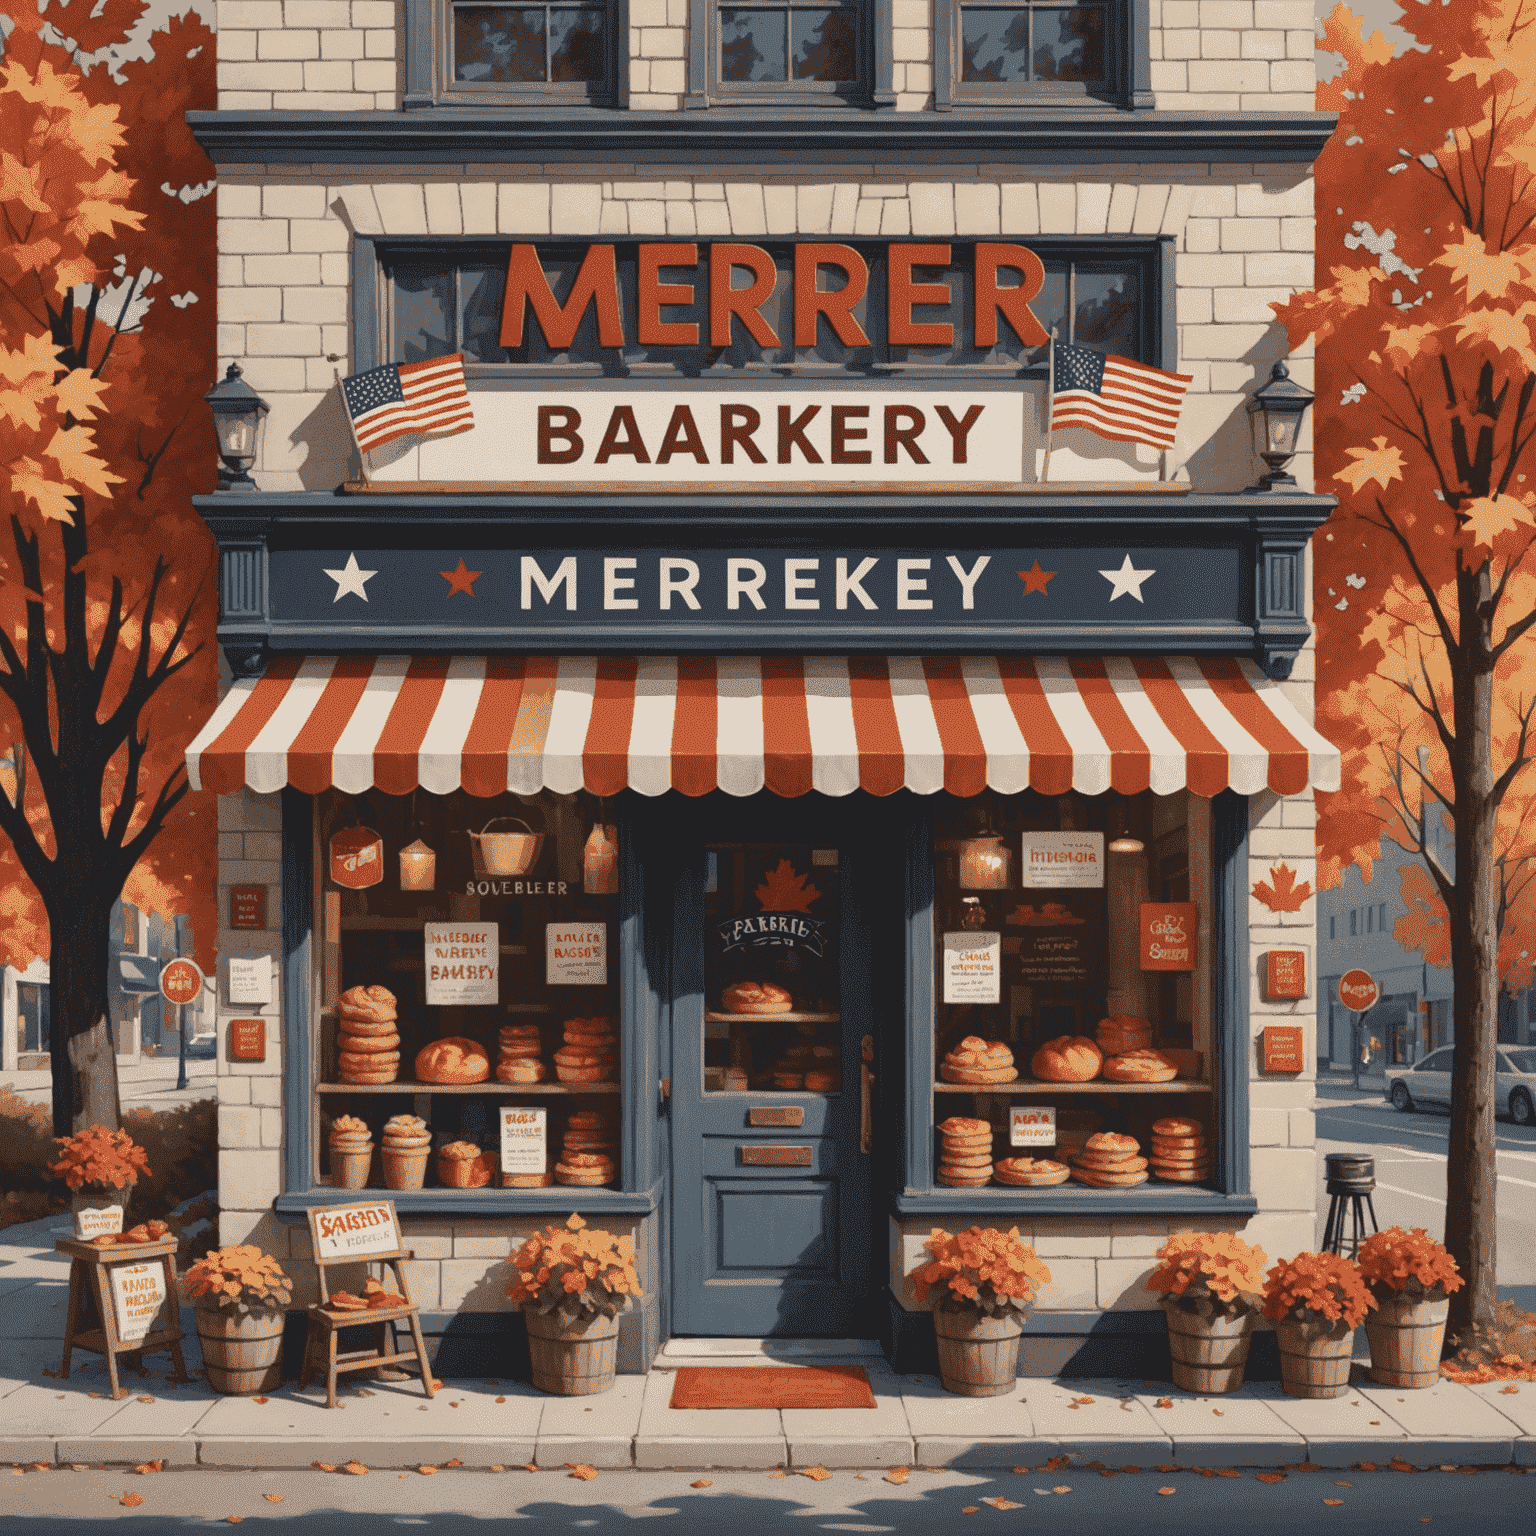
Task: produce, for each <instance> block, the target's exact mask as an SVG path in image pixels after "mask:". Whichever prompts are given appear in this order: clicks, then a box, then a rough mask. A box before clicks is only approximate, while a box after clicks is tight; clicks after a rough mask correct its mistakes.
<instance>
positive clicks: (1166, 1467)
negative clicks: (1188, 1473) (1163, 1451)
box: [1157, 1461, 1179, 1472]
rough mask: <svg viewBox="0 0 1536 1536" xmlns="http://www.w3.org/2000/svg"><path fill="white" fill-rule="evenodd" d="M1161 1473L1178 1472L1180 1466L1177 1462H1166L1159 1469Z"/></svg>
mask: <svg viewBox="0 0 1536 1536" xmlns="http://www.w3.org/2000/svg"><path fill="white" fill-rule="evenodd" d="M1157 1470H1158V1471H1159V1472H1177V1471H1178V1470H1179V1464H1178V1462H1176V1461H1165V1462H1163V1463H1162V1464H1161V1465H1160V1466H1159V1467H1158V1469H1157Z"/></svg>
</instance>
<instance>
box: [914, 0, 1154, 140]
mask: <svg viewBox="0 0 1536 1536" xmlns="http://www.w3.org/2000/svg"><path fill="white" fill-rule="evenodd" d="M1026 3H1034V4H1037V5H1038V4H1041V3H1042V0H1019V4H1020V5H1021V6H1022V5H1024V4H1026ZM1105 3H1106V5H1107V7H1108V9H1109V12H1110V17H1109V27H1108V31H1107V35H1106V38H1105V44H1106V51H1107V53H1108V55H1109V63H1108V69H1107V79H1106V82H1105V85H1104V86H1103V87H1102V88H1101V89H1097V90H1088V89H1085V88H1083V87H1077V86H1072V85H1068V84H1062V83H1057V82H1045V81H1040V82H1023V83H1021V82H1017V81H1010V82H998V83H995V84H993V83H985V84H981V83H976V82H967V81H962V80H961V78H960V65H961V58H962V49H961V44H960V24H961V14H960V13H961V11H962V10H963V9H964V8H965V0H933V99H934V106H935V108H936V109H937V110H938V111H940V112H948V111H952V110H954V109H956V108H968V107H981V108H986V107H1016V106H1021V105H1030V106H1037V107H1039V106H1050V107H1059V108H1061V109H1062V110H1063V111H1065V112H1070V111H1082V110H1095V111H1102V110H1103V109H1104V108H1105V107H1106V106H1110V107H1123V108H1129V109H1131V110H1135V111H1148V110H1150V109H1151V108H1152V106H1153V105H1154V102H1153V97H1152V69H1151V41H1150V39H1151V27H1152V7H1151V0H1105Z"/></svg>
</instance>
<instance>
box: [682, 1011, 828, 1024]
mask: <svg viewBox="0 0 1536 1536" xmlns="http://www.w3.org/2000/svg"><path fill="white" fill-rule="evenodd" d="M842 1017H843V1016H842V1014H840V1013H706V1014H705V1015H704V1019H705V1022H706V1023H709V1024H740V1023H743V1022H744V1021H750V1022H751V1023H753V1024H839V1023H841V1022H842Z"/></svg>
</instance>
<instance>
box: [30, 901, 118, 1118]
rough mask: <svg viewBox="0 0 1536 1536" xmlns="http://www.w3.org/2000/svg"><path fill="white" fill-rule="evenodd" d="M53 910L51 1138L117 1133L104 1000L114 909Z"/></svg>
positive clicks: (113, 1055) (77, 904) (113, 1051)
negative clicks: (90, 1131) (90, 1129)
mask: <svg viewBox="0 0 1536 1536" xmlns="http://www.w3.org/2000/svg"><path fill="white" fill-rule="evenodd" d="M62 905H63V906H64V907H65V910H64V911H59V912H55V911H50V912H49V914H48V920H49V928H50V931H51V934H52V953H51V956H50V959H49V976H50V982H49V985H50V987H51V990H52V1005H53V1018H52V1034H51V1038H50V1042H49V1049H50V1055H49V1064H50V1066H51V1068H52V1073H53V1133H54V1135H55V1136H66V1135H73V1134H75V1133H77V1132H79V1131H83V1130H84V1129H85V1128H86V1126H88V1125H104V1126H107V1127H108V1128H109V1129H110V1130H114V1131H115V1130H116V1129H117V1128H118V1123H119V1113H120V1104H119V1099H118V1092H117V1048H116V1043H115V1042H114V1041H113V1039H112V1018H111V1012H110V1009H109V1007H108V999H107V961H108V956H109V944H108V939H109V934H110V928H111V919H112V909H111V907H110V906H108V907H106V908H103V907H102V906H101V905H100V903H99V902H92V901H81V900H79V899H76V900H73V901H70V900H66V901H65V902H64V903H63V904H62Z"/></svg>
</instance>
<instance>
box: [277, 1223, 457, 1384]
mask: <svg viewBox="0 0 1536 1536" xmlns="http://www.w3.org/2000/svg"><path fill="white" fill-rule="evenodd" d="M305 1214H306V1215H307V1216H308V1218H309V1239H310V1244H311V1246H312V1248H313V1250H314V1255H315V1270H316V1273H317V1274H318V1277H319V1282H320V1300H319V1301H317V1302H313V1303H311V1305H310V1307H309V1330H308V1332H307V1334H306V1335H305V1339H304V1365H303V1367H302V1369H301V1370H300V1372H299V1390H300V1391H302V1390H303V1389H304V1387H305V1386H306V1385H308V1382H309V1378H310V1374H311V1372H318V1371H319V1370H320V1369H321V1366H322V1363H323V1365H324V1369H325V1406H326V1407H327V1408H334V1407H335V1406H336V1378H337V1377H338V1376H340V1375H344V1374H346V1372H348V1371H375V1370H378V1369H379V1368H380V1367H382V1366H386V1365H395V1364H397V1363H399V1362H400V1361H404V1360H415V1361H416V1363H417V1365H418V1366H419V1367H420V1370H421V1384H422V1386H423V1388H425V1390H426V1394H427V1396H428V1397H431V1396H432V1366H431V1364H430V1363H429V1362H428V1360H427V1346H426V1342H425V1340H424V1339H423V1338H422V1336H421V1317H420V1312H421V1308H420V1306H419V1305H418V1304H417V1303H416V1302H414V1301H412V1300H411V1291H410V1287H409V1286H408V1285H407V1284H406V1280H405V1272H404V1270H403V1269H402V1268H401V1267H400V1261H401V1260H402V1259H409V1258H414V1257H415V1254H414V1252H413V1250H411V1249H409V1248H405V1247H402V1246H401V1242H400V1222H399V1220H398V1218H397V1217H396V1215H395V1202H394V1201H393V1200H369V1201H366V1202H364V1203H363V1204H360V1205H354V1206H346V1205H327V1206H320V1207H311V1208H310V1209H309V1210H308V1211H306V1212H305ZM359 1263H364V1264H380V1265H382V1266H384V1268H385V1269H386V1270H389V1271H392V1272H393V1274H394V1277H395V1286H396V1289H397V1290H398V1292H399V1294H400V1295H401V1296H402V1297H404V1300H403V1302H401V1304H400V1305H399V1306H394V1307H372V1308H369V1310H367V1311H366V1312H359V1311H353V1310H348V1309H344V1308H341V1307H333V1306H331V1305H330V1300H331V1288H330V1284H329V1282H328V1281H327V1279H326V1274H325V1271H326V1268H327V1266H329V1265H333V1264H359ZM402 1320H404V1321H405V1322H407V1323H408V1324H409V1325H410V1330H411V1338H412V1340H413V1343H412V1345H411V1347H410V1348H409V1349H400V1348H398V1347H397V1346H398V1342H399V1341H398V1339H397V1337H396V1335H395V1326H396V1324H397V1323H399V1322H400V1321H402ZM370 1327H371V1328H372V1329H373V1330H374V1343H373V1348H372V1349H354V1350H348V1351H346V1352H345V1353H342V1354H338V1353H337V1335H338V1334H339V1333H340V1331H341V1330H342V1329H343V1328H370Z"/></svg>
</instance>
